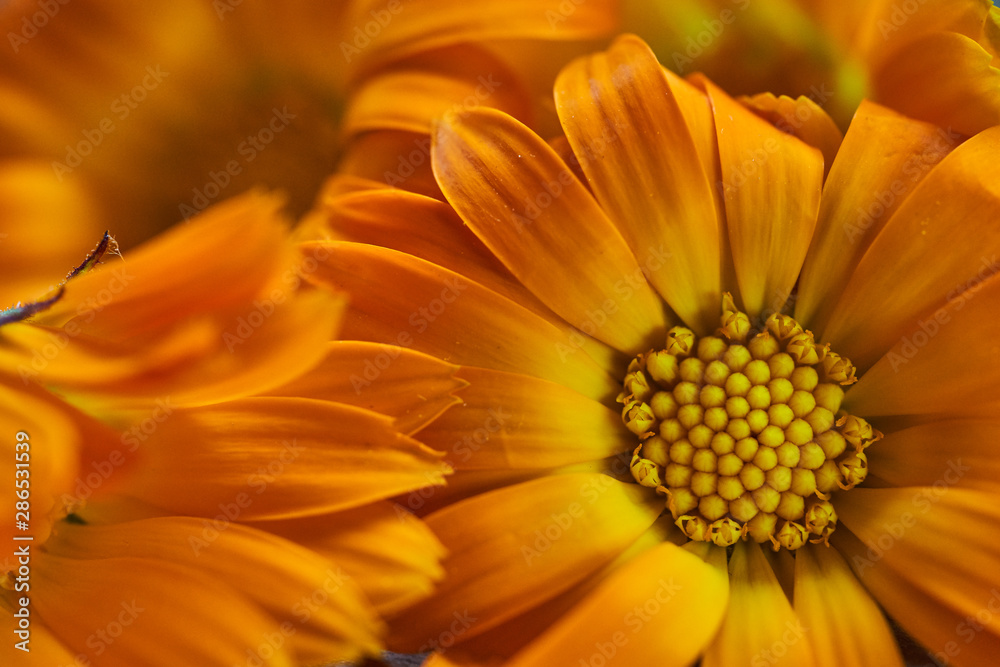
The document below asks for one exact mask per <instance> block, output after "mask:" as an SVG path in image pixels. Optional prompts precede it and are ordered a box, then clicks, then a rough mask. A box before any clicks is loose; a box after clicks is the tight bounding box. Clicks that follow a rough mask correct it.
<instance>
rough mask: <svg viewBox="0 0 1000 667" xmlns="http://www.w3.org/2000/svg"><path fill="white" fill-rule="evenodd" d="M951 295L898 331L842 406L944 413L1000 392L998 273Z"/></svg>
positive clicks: (867, 411) (869, 412)
mask: <svg viewBox="0 0 1000 667" xmlns="http://www.w3.org/2000/svg"><path fill="white" fill-rule="evenodd" d="M976 229H978V230H980V233H982V227H976ZM955 233H958V232H955ZM942 261H943V260H942ZM992 261H993V262H996V259H995V258H994V259H993V260H992ZM990 270H992V271H993V272H994V274H995V273H996V271H998V270H1000V265H996V264H994V266H993V268H992V269H990ZM950 296H951V298H952V301H950V302H949V304H948V305H947V306H946V307H944V308H939V309H938V310H937V311H935V312H934V313H931V314H928V315H926V316H925V318H924V319H921V320H919V322H918V323H917V324H911V325H910V326H909V327H908V328H907V329H905V330H903V331H902V332H901V334H900V337H899V339H898V342H896V344H895V345H893V347H892V349H890V350H889V351H888V353H887V354H886V355H885V356H884V357H882V358H881V359H880V360H879V361H878V363H876V364H875V365H874V366H873V367H872V368H871V369H870V370H868V371H867V372H865V374H864V375H862V376H861V380H860V381H859V382H858V383H857V384H856V385H854V386H853V387H851V389H850V391H848V392H847V396H846V397H845V401H844V409H846V410H848V411H850V412H852V413H853V414H859V415H865V416H866V417H868V416H877V415H895V414H899V415H905V414H936V413H944V414H947V413H948V412H949V411H953V410H954V411H962V410H966V409H967V408H968V406H969V405H973V404H978V403H989V402H991V401H995V399H996V397H997V396H1000V347H998V346H997V343H996V341H997V338H998V336H1000V319H997V317H996V313H997V312H998V309H1000V276H997V275H993V276H991V277H989V278H987V279H986V280H984V281H983V282H981V283H977V284H974V285H973V286H972V288H971V289H968V290H965V291H962V292H957V293H956V294H952V295H950ZM852 357H853V355H852Z"/></svg>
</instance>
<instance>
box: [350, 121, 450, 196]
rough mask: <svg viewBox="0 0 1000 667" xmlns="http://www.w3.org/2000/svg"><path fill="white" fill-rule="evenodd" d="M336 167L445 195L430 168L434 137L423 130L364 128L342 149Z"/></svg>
mask: <svg viewBox="0 0 1000 667" xmlns="http://www.w3.org/2000/svg"><path fill="white" fill-rule="evenodd" d="M337 170H338V172H339V173H340V174H341V175H344V176H353V177H356V178H365V179H368V180H371V181H377V182H379V183H382V184H383V185H390V186H392V187H396V188H401V189H404V190H408V191H410V192H419V193H421V194H424V195H427V196H428V197H435V198H437V199H443V198H444V196H443V195H442V194H441V189H440V188H439V187H438V184H437V181H435V180H434V174H433V172H432V171H431V138H430V137H429V136H427V135H426V134H423V133H419V132H403V131H400V130H379V131H376V132H365V133H364V134H362V135H360V136H357V137H354V138H353V139H352V140H350V141H349V142H348V143H347V145H345V146H344V147H343V148H342V149H341V158H340V162H339V163H338V166H337Z"/></svg>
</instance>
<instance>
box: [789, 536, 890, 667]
mask: <svg viewBox="0 0 1000 667" xmlns="http://www.w3.org/2000/svg"><path fill="white" fill-rule="evenodd" d="M795 611H796V613H797V614H798V616H799V618H800V619H801V620H802V623H803V625H804V626H805V627H806V628H808V630H809V641H810V642H811V643H812V646H813V654H814V655H815V658H816V666H817V667H839V665H844V664H848V665H862V664H875V665H886V666H887V667H903V659H902V656H900V654H899V647H898V646H897V645H896V640H895V637H893V632H892V629H891V628H890V627H889V624H888V623H886V620H885V617H884V616H883V615H882V612H881V610H880V609H879V608H878V605H877V604H876V603H875V601H874V600H872V598H871V595H869V593H868V591H866V590H865V589H864V587H863V586H862V585H861V582H859V581H858V578H857V577H855V576H854V573H853V572H851V570H850V568H849V567H848V566H847V563H845V562H844V559H843V558H842V557H841V556H840V554H838V553H837V552H836V551H835V550H834V549H828V548H826V547H824V546H814V545H809V546H807V547H806V548H804V549H800V550H799V551H796V552H795Z"/></svg>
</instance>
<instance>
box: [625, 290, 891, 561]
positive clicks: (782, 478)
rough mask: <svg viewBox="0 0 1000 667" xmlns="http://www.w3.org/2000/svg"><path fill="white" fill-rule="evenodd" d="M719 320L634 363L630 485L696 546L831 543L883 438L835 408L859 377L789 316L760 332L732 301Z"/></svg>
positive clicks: (628, 385)
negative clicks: (869, 451)
mask: <svg viewBox="0 0 1000 667" xmlns="http://www.w3.org/2000/svg"><path fill="white" fill-rule="evenodd" d="M722 310H723V315H722V326H721V327H720V328H719V330H718V331H717V332H716V335H714V336H706V337H702V338H698V337H696V336H695V334H694V333H693V332H692V331H691V330H690V329H686V328H684V327H674V328H672V329H671V330H670V331H669V332H667V340H666V345H665V346H664V348H663V349H662V350H652V351H650V352H648V353H645V354H640V355H639V356H638V357H636V358H635V359H633V360H632V363H631V364H630V365H629V368H628V373H627V374H626V376H625V380H624V390H623V391H622V393H621V395H620V396H619V402H621V403H624V408H623V410H622V419H623V421H624V423H625V426H626V427H627V428H628V429H629V430H630V431H631V432H633V433H635V434H636V436H637V437H638V438H639V446H638V447H636V448H635V451H634V453H633V455H632V462H631V470H632V475H633V476H634V477H635V480H636V481H637V482H638V483H639V484H642V485H644V486H648V487H651V488H654V489H656V491H657V492H658V493H661V494H663V495H665V496H666V507H667V509H668V510H669V511H670V513H671V514H672V515H673V518H674V520H675V522H676V524H677V526H678V527H679V528H680V529H681V530H682V531H683V532H684V534H685V535H687V536H688V537H689V538H690V539H692V540H702V541H708V542H713V543H715V544H717V545H719V546H724V547H725V546H730V545H732V544H734V543H735V542H736V541H737V540H738V539H740V538H744V539H746V538H750V539H753V540H755V541H757V542H760V543H765V542H767V543H770V544H771V545H772V546H773V548H774V549H775V550H778V549H780V548H782V547H784V548H786V549H798V548H800V547H801V546H802V545H804V544H805V543H806V541H812V542H824V543H826V542H827V540H828V539H829V537H830V534H831V533H832V532H833V530H834V529H835V528H836V525H837V513H836V511H835V510H834V507H833V504H832V503H831V496H832V494H833V493H834V492H836V491H841V490H848V489H851V488H853V487H854V486H855V485H856V484H859V483H861V482H862V481H864V479H865V476H866V475H867V472H868V461H867V458H866V456H865V451H864V450H865V448H867V447H868V446H869V445H870V444H871V443H873V442H875V441H876V440H878V439H879V438H881V437H882V434H881V433H879V432H878V431H876V430H875V429H873V428H872V427H871V425H870V424H869V423H868V422H866V421H865V420H863V419H860V418H858V417H855V416H852V415H849V414H846V413H845V412H843V411H842V410H841V409H840V403H841V401H842V400H843V397H844V390H843V389H842V386H844V385H849V384H852V383H853V382H855V381H856V378H855V368H854V366H853V364H851V362H850V361H848V360H847V359H846V358H843V357H841V356H839V355H837V354H836V353H834V352H831V351H830V350H829V346H827V345H820V344H817V343H816V341H815V340H814V338H813V335H812V333H811V332H809V331H806V330H804V329H803V328H802V326H801V325H799V324H798V322H796V321H795V320H794V319H792V318H791V317H789V316H787V315H780V314H775V315H772V316H771V317H769V318H768V319H767V321H766V323H765V325H764V327H763V329H761V330H759V331H755V330H753V329H752V328H751V325H750V320H749V318H748V317H747V315H746V314H745V313H742V312H739V310H737V308H736V307H735V305H734V303H733V299H732V297H731V296H730V295H729V294H726V295H725V296H724V298H723V307H722Z"/></svg>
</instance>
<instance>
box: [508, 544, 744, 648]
mask: <svg viewBox="0 0 1000 667" xmlns="http://www.w3.org/2000/svg"><path fill="white" fill-rule="evenodd" d="M727 589H728V586H727V581H726V578H725V575H724V574H723V573H720V572H718V571H717V570H716V569H715V568H713V567H711V566H710V565H707V564H706V563H704V562H703V561H702V560H701V559H700V558H698V557H697V556H695V555H693V554H690V553H688V552H686V551H685V550H684V549H681V548H680V547H678V546H676V545H674V544H670V543H669V542H668V543H665V544H661V545H659V546H657V547H654V548H653V549H650V550H649V551H647V552H645V553H644V554H642V555H640V556H639V557H637V558H635V559H634V560H632V561H631V562H629V563H627V564H626V565H624V566H622V567H621V568H619V569H618V570H617V571H616V572H615V573H613V574H612V575H611V576H609V577H608V578H607V579H606V580H605V581H603V582H602V583H601V584H600V585H599V586H598V587H597V589H596V590H595V591H593V592H592V593H590V595H588V596H587V598H586V599H585V600H584V601H583V602H582V603H580V604H579V605H577V606H576V607H574V608H573V609H571V610H570V611H569V612H568V613H567V614H565V615H564V616H563V617H562V618H561V619H560V620H559V621H558V622H557V623H556V624H555V625H553V626H552V627H551V628H550V629H549V630H548V631H547V632H546V633H545V634H543V635H542V636H541V637H539V638H538V639H537V640H535V641H534V642H533V643H532V644H530V645H529V646H528V647H527V648H525V649H523V650H522V651H521V652H519V653H518V654H517V655H516V656H514V658H513V659H511V660H510V661H509V662H507V663H505V664H506V665H508V666H509V667H515V666H516V667H546V666H548V665H556V664H574V665H575V664H578V661H582V662H583V664H591V662H592V661H593V659H594V658H595V657H597V656H602V657H604V658H605V659H606V660H608V661H609V662H610V661H611V660H612V659H614V660H618V661H621V664H627V665H641V664H650V665H664V666H668V665H678V666H681V665H689V664H691V663H692V662H693V661H694V660H695V658H697V656H698V655H699V654H700V653H701V652H702V650H703V649H704V648H705V646H706V645H707V644H708V642H709V640H710V639H711V638H712V636H713V634H714V633H715V632H716V630H717V628H718V625H719V623H720V622H721V621H722V617H723V615H724V614H725V611H726V597H727ZM581 637H586V638H587V640H585V641H581Z"/></svg>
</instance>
